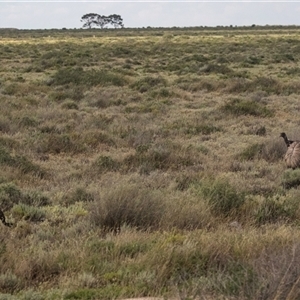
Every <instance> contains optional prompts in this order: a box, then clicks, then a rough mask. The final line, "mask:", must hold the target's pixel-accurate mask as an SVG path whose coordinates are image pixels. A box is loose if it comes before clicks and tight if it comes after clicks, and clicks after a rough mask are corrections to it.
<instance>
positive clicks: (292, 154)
mask: <svg viewBox="0 0 300 300" xmlns="http://www.w3.org/2000/svg"><path fill="white" fill-rule="evenodd" d="M280 137H282V138H283V140H284V142H285V144H286V146H287V151H286V154H285V156H284V160H285V163H286V165H287V167H288V168H292V169H293V170H294V169H296V168H299V167H300V141H292V140H289V139H288V137H287V135H286V134H285V133H284V132H282V133H281V134H280Z"/></svg>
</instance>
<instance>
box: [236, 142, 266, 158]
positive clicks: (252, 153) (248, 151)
mask: <svg viewBox="0 0 300 300" xmlns="http://www.w3.org/2000/svg"><path fill="white" fill-rule="evenodd" d="M263 147H264V145H263V144H252V145H249V146H248V147H246V148H245V149H244V150H243V151H242V152H241V153H240V154H239V155H238V157H239V158H240V159H241V160H253V159H254V158H258V157H259V156H260V155H261V153H262V150H263Z"/></svg>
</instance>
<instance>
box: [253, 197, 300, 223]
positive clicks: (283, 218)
mask: <svg viewBox="0 0 300 300" xmlns="http://www.w3.org/2000/svg"><path fill="white" fill-rule="evenodd" d="M297 202H298V201H295V199H287V198H285V197H280V196H278V195H275V196H273V197H267V198H264V199H263V201H262V202H261V203H260V204H259V206H258V208H257V210H256V212H255V222H256V224H257V225H263V224H266V223H276V222H292V221H293V220H295V219H296V217H297V210H298V209H299V204H298V203H297Z"/></svg>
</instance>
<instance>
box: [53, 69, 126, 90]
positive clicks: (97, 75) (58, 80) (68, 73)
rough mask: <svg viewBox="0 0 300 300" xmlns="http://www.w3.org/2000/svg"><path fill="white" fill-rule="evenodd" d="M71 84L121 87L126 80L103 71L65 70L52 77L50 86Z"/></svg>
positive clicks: (60, 70)
mask: <svg viewBox="0 0 300 300" xmlns="http://www.w3.org/2000/svg"><path fill="white" fill-rule="evenodd" d="M69 83H72V84H74V85H81V84H83V85H87V86H96V85H99V84H101V85H116V86H123V85H124V84H125V83H126V80H125V78H124V77H123V76H120V75H118V74H114V73H112V72H109V71H104V70H99V71H98V70H88V71H84V70H83V68H65V69H59V70H58V71H57V72H56V73H55V74H54V75H53V77H52V81H51V84H54V85H65V84H69Z"/></svg>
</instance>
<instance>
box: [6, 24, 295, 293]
mask: <svg viewBox="0 0 300 300" xmlns="http://www.w3.org/2000/svg"><path fill="white" fill-rule="evenodd" d="M297 30H298V29H297V28H296V29H295V28H248V29H247V28H232V29H229V28H223V29H221V28H220V29H210V28H206V29H205V28H202V29H200V28H198V29H197V28H194V29H192V28H191V29H172V30H171V29H166V30H160V29H155V30H154V29H147V30H146V29H145V30H129V29H128V30H127V29H125V30H109V31H100V30H98V31H94V30H92V31H88V30H86V31H80V30H78V31H73V30H68V31H65V30H62V31H51V32H48V31H20V32H19V31H12V32H6V31H0V36H1V37H2V39H1V42H0V54H1V55H0V57H1V59H0V60H1V67H0V71H1V74H2V77H1V79H0V108H1V110H0V165H1V169H0V205H1V209H3V210H4V211H5V215H6V217H7V221H9V222H11V223H14V227H13V228H11V229H9V228H6V227H4V226H2V225H1V231H0V242H1V243H0V265H1V270H0V293H1V295H0V299H58V298H61V299H121V298H128V297H150V296H151V297H152V296H153V297H166V298H171V299H297V297H298V289H299V276H300V272H299V268H298V265H299V262H298V257H299V243H300V240H299V218H300V206H299V201H298V199H299V185H300V174H299V171H298V170H285V165H284V162H283V161H282V157H283V155H284V153H285V151H286V149H285V145H284V142H283V140H282V139H280V138H279V134H280V132H282V131H285V132H286V133H287V134H288V136H289V138H291V139H297V138H298V139H299V134H298V130H297V128H298V127H299V121H298V112H299V104H298V97H299V83H298V81H299V78H298V77H299V74H300V72H299V67H298V63H299V62H300V55H299V46H298V43H299V35H298V32H297Z"/></svg>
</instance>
